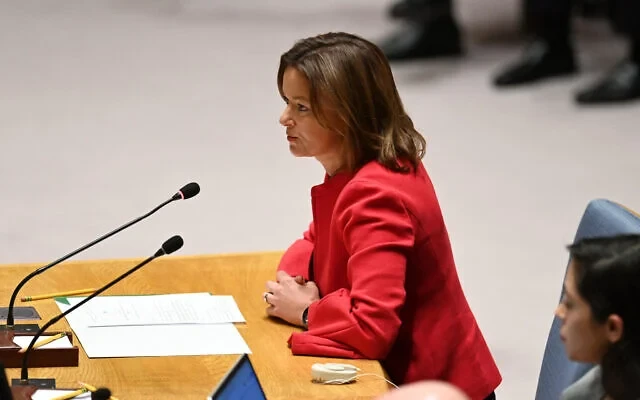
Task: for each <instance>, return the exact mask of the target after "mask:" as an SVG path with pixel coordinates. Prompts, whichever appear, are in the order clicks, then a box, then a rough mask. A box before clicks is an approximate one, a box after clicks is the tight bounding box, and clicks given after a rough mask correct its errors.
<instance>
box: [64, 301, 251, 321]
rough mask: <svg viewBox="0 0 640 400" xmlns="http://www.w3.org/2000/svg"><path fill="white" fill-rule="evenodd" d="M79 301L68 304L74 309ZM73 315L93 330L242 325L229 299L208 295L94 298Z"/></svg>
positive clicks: (233, 302) (242, 319)
mask: <svg viewBox="0 0 640 400" xmlns="http://www.w3.org/2000/svg"><path fill="white" fill-rule="evenodd" d="M82 299H83V298H69V299H68V300H69V302H70V304H72V305H73V304H77V303H78V302H80V301H81V300H82ZM73 314H75V315H74V318H75V319H76V320H78V322H81V323H82V324H83V325H86V326H92V327H98V326H135V325H174V324H219V323H228V322H245V319H244V317H243V316H242V313H241V312H240V309H239V308H238V305H237V304H236V302H235V300H234V299H233V297H232V296H212V295H211V294H209V293H185V294H167V295H152V296H104V297H96V298H94V299H91V301H89V302H88V303H87V304H86V305H84V306H82V307H81V308H79V309H78V310H77V311H74V313H73Z"/></svg>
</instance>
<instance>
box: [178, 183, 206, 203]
mask: <svg viewBox="0 0 640 400" xmlns="http://www.w3.org/2000/svg"><path fill="white" fill-rule="evenodd" d="M198 193H200V185H198V184H197V183H195V182H191V183H187V184H186V185H184V186H183V187H182V188H181V189H180V190H178V193H176V194H174V195H173V197H172V198H173V199H174V200H180V199H182V200H186V199H190V198H192V197H193V196H195V195H197V194H198Z"/></svg>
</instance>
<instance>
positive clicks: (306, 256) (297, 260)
mask: <svg viewBox="0 0 640 400" xmlns="http://www.w3.org/2000/svg"><path fill="white" fill-rule="evenodd" d="M313 225H314V224H313V221H311V224H309V229H308V230H307V231H306V232H304V233H303V234H302V239H298V240H296V241H295V242H293V244H292V245H291V246H289V248H288V249H287V251H286V252H285V253H284V254H283V255H282V258H281V259H280V264H279V265H278V271H284V272H286V273H287V274H289V275H291V276H297V275H300V276H303V277H304V279H309V261H310V260H311V253H313V246H314V242H315V232H314V229H315V228H314V226H313Z"/></svg>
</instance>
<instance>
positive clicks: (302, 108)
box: [298, 104, 309, 111]
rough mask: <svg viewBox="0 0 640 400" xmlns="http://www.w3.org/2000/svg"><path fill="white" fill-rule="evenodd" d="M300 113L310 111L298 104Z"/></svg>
mask: <svg viewBox="0 0 640 400" xmlns="http://www.w3.org/2000/svg"><path fill="white" fill-rule="evenodd" d="M298 111H309V109H308V108H307V107H306V106H303V105H302V104H298Z"/></svg>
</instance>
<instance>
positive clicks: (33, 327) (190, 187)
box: [0, 182, 200, 333]
mask: <svg viewBox="0 0 640 400" xmlns="http://www.w3.org/2000/svg"><path fill="white" fill-rule="evenodd" d="M198 193H200V185H198V184H197V183H195V182H191V183H188V184H186V185H184V186H183V187H182V188H181V189H180V190H178V192H177V193H176V194H174V195H173V196H171V198H170V199H169V200H166V201H165V202H163V203H162V204H160V205H159V206H157V207H156V208H154V209H153V210H151V211H149V212H148V213H146V214H144V215H142V216H140V217H138V218H136V219H134V220H133V221H130V222H127V223H126V224H124V225H122V226H121V227H119V228H117V229H115V230H113V231H111V232H109V233H107V234H105V235H103V236H101V237H99V238H98V239H96V240H94V241H93V242H91V243H88V244H86V245H84V246H82V247H80V248H79V249H76V250H74V251H72V252H71V253H69V254H67V255H66V256H63V257H61V258H59V259H57V260H55V261H54V262H52V263H50V264H47V265H45V266H43V267H40V268H38V269H36V270H35V271H33V272H32V273H30V274H29V275H27V276H26V277H25V278H24V279H22V280H21V281H20V283H18V286H16V288H15V290H14V291H13V294H12V295H11V300H10V301H9V309H8V311H7V324H6V325H0V331H6V330H14V331H15V332H20V333H32V332H35V331H37V330H38V328H39V327H38V325H37V324H18V325H17V326H16V325H15V324H14V322H15V321H14V307H13V305H14V304H15V301H16V297H17V296H18V292H19V291H20V289H22V287H23V286H24V285H25V283H27V282H28V281H29V280H30V279H31V278H33V277H34V276H36V275H39V274H41V273H43V272H44V271H46V270H48V269H49V268H51V267H54V266H56V265H58V264H60V263H61V262H63V261H66V260H67V259H69V258H71V257H73V256H75V255H76V254H78V253H80V252H82V251H85V250H87V249H88V248H90V247H92V246H94V245H96V244H98V243H100V242H102V241H103V240H105V239H108V238H110V237H111V236H113V235H115V234H116V233H118V232H121V231H123V230H125V229H126V228H128V227H130V226H131V225H133V224H136V223H138V222H140V221H142V220H143V219H145V218H147V217H149V216H151V215H152V214H154V213H155V212H156V211H158V210H160V209H161V208H162V207H164V206H166V205H167V204H169V203H172V202H174V201H176V200H187V199H190V198H192V197H194V196H195V195H197V194H198ZM18 309H22V310H30V309H32V307H18Z"/></svg>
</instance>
